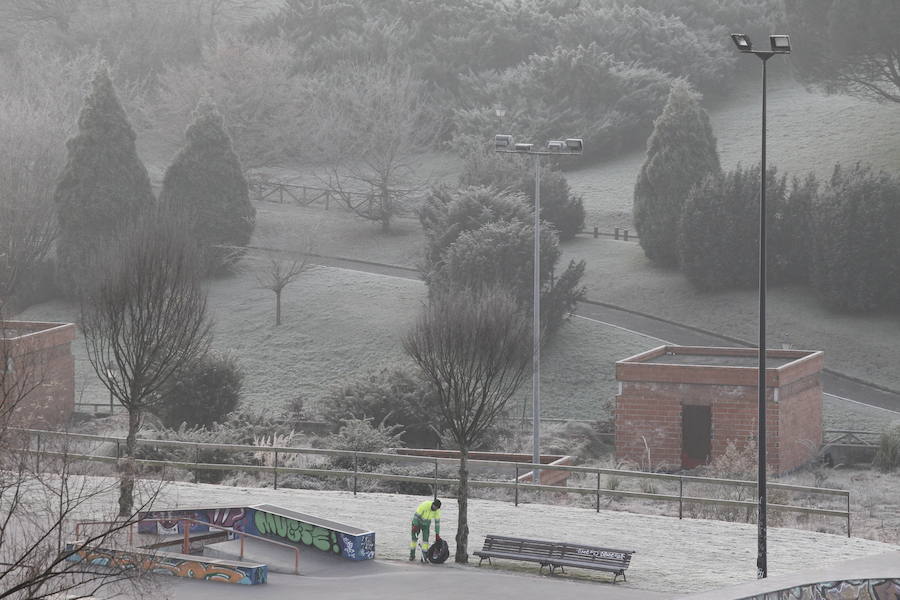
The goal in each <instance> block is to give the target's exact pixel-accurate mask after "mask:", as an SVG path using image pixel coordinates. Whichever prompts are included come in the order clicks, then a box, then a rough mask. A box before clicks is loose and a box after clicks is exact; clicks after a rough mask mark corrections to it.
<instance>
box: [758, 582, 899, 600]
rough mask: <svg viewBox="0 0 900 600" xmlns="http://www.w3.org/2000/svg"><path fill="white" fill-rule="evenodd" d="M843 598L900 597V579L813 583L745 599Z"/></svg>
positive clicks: (882, 599) (888, 599) (873, 599)
mask: <svg viewBox="0 0 900 600" xmlns="http://www.w3.org/2000/svg"><path fill="white" fill-rule="evenodd" d="M842 598H870V599H871V600H894V599H895V598H900V579H851V580H847V581H828V582H823V583H811V584H808V585H801V586H797V587H793V588H790V589H786V590H779V591H777V592H767V593H765V594H760V595H758V596H747V597H746V598H744V599H743V600H840V599H842Z"/></svg>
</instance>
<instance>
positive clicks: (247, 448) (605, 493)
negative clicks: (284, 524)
mask: <svg viewBox="0 0 900 600" xmlns="http://www.w3.org/2000/svg"><path fill="white" fill-rule="evenodd" d="M18 431H21V432H23V433H26V434H28V435H29V438H30V439H34V440H35V441H36V445H37V449H36V450H32V449H31V447H30V443H29V447H28V448H27V449H23V450H24V451H26V452H31V453H33V454H38V455H39V456H59V457H67V458H69V459H71V460H84V461H94V462H104V463H109V464H116V463H118V461H119V458H118V457H119V456H121V452H120V450H119V448H120V445H121V444H122V442H124V438H120V437H112V436H101V435H91V434H76V433H68V432H54V431H44V430H33V429H18ZM47 437H64V438H66V439H70V440H82V441H94V442H105V443H115V444H116V447H117V453H116V454H117V456H116V457H112V456H98V455H90V454H73V453H57V452H51V451H48V449H47V448H46V444H45V448H44V449H43V450H42V449H41V440H42V438H47ZM137 443H138V445H141V446H156V447H170V448H181V449H185V450H192V451H193V456H194V457H195V460H194V461H172V460H152V459H135V460H134V463H135V464H136V465H140V466H145V467H158V468H177V469H185V470H188V471H194V472H195V473H196V472H199V471H204V470H208V471H239V472H248V473H257V474H260V473H265V474H271V475H272V477H273V478H274V483H275V487H276V488H277V486H278V476H279V475H282V476H284V475H307V476H313V477H336V478H346V479H351V480H352V489H353V493H354V494H356V493H357V490H358V481H359V480H360V479H364V480H374V481H397V482H407V483H422V484H426V485H430V486H432V487H433V490H434V492H435V493H437V490H438V489H439V488H440V487H455V486H457V485H458V483H459V481H458V480H457V479H455V478H448V477H440V475H439V466H440V465H446V466H451V467H457V466H458V465H459V460H458V459H455V458H432V457H422V456H410V455H403V454H386V453H380V452H359V451H352V450H326V449H321V448H289V447H272V446H251V445H241V444H208V443H199V442H183V441H177V440H152V439H138V440H137ZM202 450H223V451H230V452H252V453H254V454H259V453H268V454H273V455H274V460H273V461H272V465H271V466H269V465H251V464H221V463H202V462H200V460H199V457H200V452H201V451H202ZM291 455H314V456H328V457H340V458H345V459H351V460H352V462H353V470H352V471H351V470H345V469H319V468H302V467H288V466H279V458H284V457H285V456H291ZM361 460H368V461H377V460H381V461H390V462H408V463H417V464H427V465H429V467H431V468H432V475H430V476H428V477H425V476H419V475H397V474H393V473H375V472H371V471H364V470H360V468H359V465H360V461H361ZM468 462H469V464H470V466H472V467H477V466H482V467H499V468H501V469H503V468H506V469H514V470H515V478H512V481H497V480H477V479H470V480H469V485H470V486H471V487H473V488H494V489H507V490H510V491H511V492H512V493H513V497H514V502H515V504H516V506H518V503H519V496H520V494H521V493H522V492H524V491H535V492H561V493H571V494H580V495H590V496H594V497H595V507H596V510H597V511H598V512H599V510H600V499H601V497H608V498H632V499H643V500H650V501H659V502H672V503H676V502H677V503H678V518H679V519H681V518H684V513H685V511H684V508H685V506H686V505H691V504H697V505H707V506H724V507H731V508H744V509H747V510H748V511H749V510H753V509H755V508H756V506H757V503H756V501H755V500H731V499H722V498H707V497H703V496H691V495H688V494H685V485H686V484H689V485H690V484H694V485H697V484H699V485H712V486H724V487H735V488H752V489H755V488H756V482H754V481H745V480H737V479H718V478H712V477H697V476H692V475H674V474H667V473H646V472H643V471H630V470H625V469H608V468H603V467H576V466H565V465H542V466H541V471H567V472H569V473H572V474H576V475H582V476H586V477H588V478H594V477H595V478H596V484H595V485H594V486H592V487H579V486H561V485H542V484H534V483H520V482H519V481H518V476H519V475H520V474H521V473H523V472H527V471H531V470H532V469H533V468H534V465H533V464H531V463H520V462H507V461H497V460H469V461H468ZM603 475H606V476H609V477H613V478H616V479H636V480H638V481H647V480H655V481H665V482H669V483H672V484H676V485H677V486H678V493H677V494H675V493H669V494H665V493H657V492H651V491H640V492H638V491H632V490H622V489H612V488H611V487H606V488H604V487H603V486H602V484H601V483H602V482H601V476H603ZM647 487H649V486H647ZM767 487H768V489H769V490H772V491H783V492H798V493H804V494H815V495H819V496H832V497H836V498H839V499H842V500H843V501H844V502H845V505H846V509H843V510H837V509H834V508H816V507H811V506H796V505H791V504H782V503H774V504H773V503H769V504H768V507H769V508H770V509H771V510H773V511H780V512H793V513H798V514H805V515H819V516H826V517H837V518H842V519H846V527H847V536H848V537H850V514H851V513H850V491H849V490H839V489H830V488H819V487H810V486H801V485H791V484H783V483H775V482H769V484H768V486H767ZM844 502H842V504H844Z"/></svg>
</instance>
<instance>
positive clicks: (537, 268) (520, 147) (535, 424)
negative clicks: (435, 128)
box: [494, 109, 584, 483]
mask: <svg viewBox="0 0 900 600" xmlns="http://www.w3.org/2000/svg"><path fill="white" fill-rule="evenodd" d="M504 112H505V111H504ZM497 116H499V117H502V114H501V113H500V109H498V110H497ZM583 149H584V141H583V140H582V139H581V138H568V139H566V140H552V141H549V142H547V145H546V147H545V148H543V149H536V148H535V147H534V144H523V143H514V142H513V136H511V135H508V134H501V135H495V136H494V150H496V151H497V152H504V153H510V154H529V155H531V156H533V157H534V280H533V293H534V300H533V305H532V306H533V308H532V354H531V411H532V421H531V422H532V433H533V440H532V464H534V465H540V464H541V157H542V156H566V155H570V156H571V155H578V154H581V152H582V150H583ZM539 478H540V471H539V470H538V469H537V468H535V469H533V470H532V478H531V481H532V483H540V479H539Z"/></svg>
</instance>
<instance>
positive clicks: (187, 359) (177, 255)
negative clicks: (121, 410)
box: [81, 210, 211, 515]
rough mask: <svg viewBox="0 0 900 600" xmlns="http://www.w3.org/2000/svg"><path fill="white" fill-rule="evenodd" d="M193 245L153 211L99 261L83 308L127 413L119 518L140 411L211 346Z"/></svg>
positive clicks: (127, 493) (94, 352) (91, 338)
mask: <svg viewBox="0 0 900 600" xmlns="http://www.w3.org/2000/svg"><path fill="white" fill-rule="evenodd" d="M199 257H200V254H199V249H198V248H197V246H196V244H195V243H194V242H193V241H192V240H190V239H189V237H188V236H187V232H186V230H185V228H184V227H183V224H180V223H178V222H177V221H176V219H175V217H174V216H173V215H171V214H168V213H165V212H163V211H162V210H156V211H151V213H150V214H148V215H146V216H145V217H143V218H141V219H139V220H138V221H137V223H136V225H135V226H133V227H131V228H129V229H128V230H126V231H124V232H122V235H121V236H120V237H119V238H118V239H117V240H116V241H115V242H114V243H112V244H111V245H110V247H109V248H108V249H107V250H106V251H105V252H102V253H101V254H100V255H99V256H98V259H97V260H98V262H97V264H96V266H95V268H94V272H95V273H96V280H95V281H92V282H90V283H89V285H88V287H87V288H86V289H87V292H86V294H85V296H84V297H83V299H82V304H81V327H82V330H83V332H84V339H85V343H86V345H87V351H88V358H89V359H90V362H91V366H92V367H93V368H94V372H95V373H96V374H97V377H98V378H99V379H100V381H101V382H102V383H103V385H104V386H106V388H107V389H108V390H109V391H110V393H111V394H112V395H113V396H114V397H115V398H116V400H118V401H119V402H120V403H121V404H122V406H124V407H125V409H126V410H127V411H128V436H127V438H126V441H125V451H124V452H125V457H124V460H123V461H122V464H121V465H120V477H121V488H120V493H119V512H120V514H121V515H127V514H129V513H130V512H131V508H132V491H133V488H134V462H133V459H134V451H135V447H136V443H135V440H136V436H137V432H138V429H139V428H140V424H141V417H142V415H143V413H144V412H145V411H146V410H147V409H149V408H151V407H152V406H153V405H154V404H156V403H158V402H159V401H160V400H161V396H160V394H159V391H160V390H161V389H162V388H163V386H164V385H165V384H166V383H167V382H168V381H169V380H170V379H171V378H172V377H173V376H175V375H177V374H178V373H179V372H180V371H181V370H182V369H184V368H186V367H187V366H189V365H191V364H192V363H193V362H194V361H196V360H198V359H199V358H200V357H202V356H203V355H204V354H205V352H206V350H207V349H208V347H209V342H210V329H211V324H210V322H209V320H208V319H207V315H206V291H205V290H204V289H203V288H202V286H201V282H200V277H201V275H200V273H201V266H200V258H199Z"/></svg>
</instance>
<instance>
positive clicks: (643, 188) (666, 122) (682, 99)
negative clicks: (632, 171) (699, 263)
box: [634, 80, 720, 266]
mask: <svg viewBox="0 0 900 600" xmlns="http://www.w3.org/2000/svg"><path fill="white" fill-rule="evenodd" d="M719 169H720V167H719V154H718V151H717V150H716V138H715V137H713V134H712V126H711V125H710V124H709V116H708V115H707V114H706V111H705V110H704V109H703V108H702V107H701V106H700V96H699V95H698V94H697V93H696V92H694V91H693V90H692V89H691V87H690V85H688V83H687V82H685V81H683V80H676V81H675V82H674V83H673V84H672V88H671V91H670V92H669V98H668V100H667V101H666V106H665V108H663V111H662V114H660V115H659V117H658V118H657V119H656V121H654V123H653V134H652V135H651V136H650V139H649V140H648V141H647V158H646V160H645V161H644V164H643V166H642V167H641V171H640V174H639V175H638V180H637V183H636V184H635V186H634V226H635V229H637V232H638V236H639V237H640V243H641V248H643V249H644V254H646V255H647V258H649V259H650V260H652V261H653V262H656V263H659V264H661V265H665V266H675V265H676V264H678V249H677V238H678V231H679V227H678V224H679V219H681V212H682V208H683V207H684V205H685V202H686V201H687V198H688V194H689V193H690V191H691V188H692V187H694V186H695V185H697V184H698V183H700V182H701V181H703V180H704V178H706V177H707V176H710V175H716V174H718V173H719Z"/></svg>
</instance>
